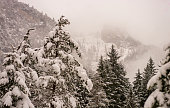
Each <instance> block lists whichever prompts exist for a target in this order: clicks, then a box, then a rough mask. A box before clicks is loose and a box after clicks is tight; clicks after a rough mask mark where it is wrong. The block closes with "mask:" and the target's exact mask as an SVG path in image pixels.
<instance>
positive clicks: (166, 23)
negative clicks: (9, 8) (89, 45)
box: [19, 0, 170, 46]
mask: <svg viewBox="0 0 170 108" xmlns="http://www.w3.org/2000/svg"><path fill="white" fill-rule="evenodd" d="M19 1H22V2H26V3H29V4H30V5H33V6H34V7H35V8H37V9H38V10H40V11H43V12H45V13H47V14H48V15H49V16H51V17H54V18H55V19H57V18H59V16H61V15H65V16H67V17H68V19H69V20H70V21H71V23H72V24H71V26H70V28H72V30H73V31H74V32H82V33H88V32H97V31H100V29H101V28H102V26H103V25H104V24H110V25H114V26H120V27H123V28H125V29H126V30H127V31H128V32H129V33H130V35H131V36H132V37H134V38H136V39H137V40H140V41H142V42H143V43H145V44H153V45H157V46H162V45H163V44H164V43H166V42H168V41H169V40H170V36H169V35H170V30H169V28H170V1H168V0H19Z"/></svg>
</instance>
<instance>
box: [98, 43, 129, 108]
mask: <svg viewBox="0 0 170 108" xmlns="http://www.w3.org/2000/svg"><path fill="white" fill-rule="evenodd" d="M101 75H102V76H101V77H102V81H103V83H104V85H103V89H104V91H105V93H106V97H107V99H108V101H109V104H108V107H109V108H125V107H127V95H128V93H129V86H130V84H129V82H128V79H127V78H125V75H126V71H125V69H124V67H123V65H122V64H121V63H120V62H119V55H118V53H117V51H116V50H115V49H114V46H113V45H112V47H111V50H110V52H109V53H108V58H107V59H106V60H105V70H104V72H103V73H102V74H101Z"/></svg>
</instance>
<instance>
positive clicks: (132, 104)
mask: <svg viewBox="0 0 170 108" xmlns="http://www.w3.org/2000/svg"><path fill="white" fill-rule="evenodd" d="M135 100H136V98H135V94H134V92H133V89H132V87H130V92H129V94H128V99H127V106H126V108H140V107H137V105H136V101H135Z"/></svg>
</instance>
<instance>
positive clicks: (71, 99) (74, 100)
mask: <svg viewBox="0 0 170 108" xmlns="http://www.w3.org/2000/svg"><path fill="white" fill-rule="evenodd" d="M69 100H70V103H71V105H72V107H73V108H76V101H77V100H76V98H74V97H73V96H71V97H70V98H69Z"/></svg>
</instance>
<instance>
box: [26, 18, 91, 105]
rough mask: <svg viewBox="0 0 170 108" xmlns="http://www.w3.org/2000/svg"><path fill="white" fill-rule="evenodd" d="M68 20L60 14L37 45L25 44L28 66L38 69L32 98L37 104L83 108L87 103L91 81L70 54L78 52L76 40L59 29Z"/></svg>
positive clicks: (61, 28) (67, 22)
mask: <svg viewBox="0 0 170 108" xmlns="http://www.w3.org/2000/svg"><path fill="white" fill-rule="evenodd" d="M68 24H70V22H69V21H68V20H67V19H65V18H64V16H62V17H61V18H60V19H59V20H58V23H57V24H56V26H55V28H54V29H53V31H51V32H50V33H49V36H47V37H45V39H44V45H43V47H41V48H38V49H31V48H27V49H26V52H27V53H28V55H30V57H29V58H30V59H31V61H30V63H29V62H27V63H29V67H31V69H33V70H35V71H36V72H37V73H38V77H39V78H38V80H37V81H36V86H37V88H39V90H38V91H37V92H36V95H37V96H36V98H34V101H33V103H34V104H35V106H37V107H43V108H46V107H51V108H55V107H57V108H62V107H67V108H71V107H73V108H75V107H80V108H84V107H86V106H88V101H89V99H88V95H89V91H90V90H91V89H92V82H91V80H90V79H89V78H88V76H87V74H86V71H85V69H84V68H83V66H82V65H81V64H80V63H79V62H78V61H77V60H76V59H75V57H74V56H73V55H72V54H73V53H74V52H76V53H77V54H78V55H79V56H80V57H81V53H80V52H79V48H78V45H77V43H76V42H75V41H74V40H73V39H71V37H70V35H69V33H67V32H65V31H64V30H63V27H64V26H65V25H68Z"/></svg>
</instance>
